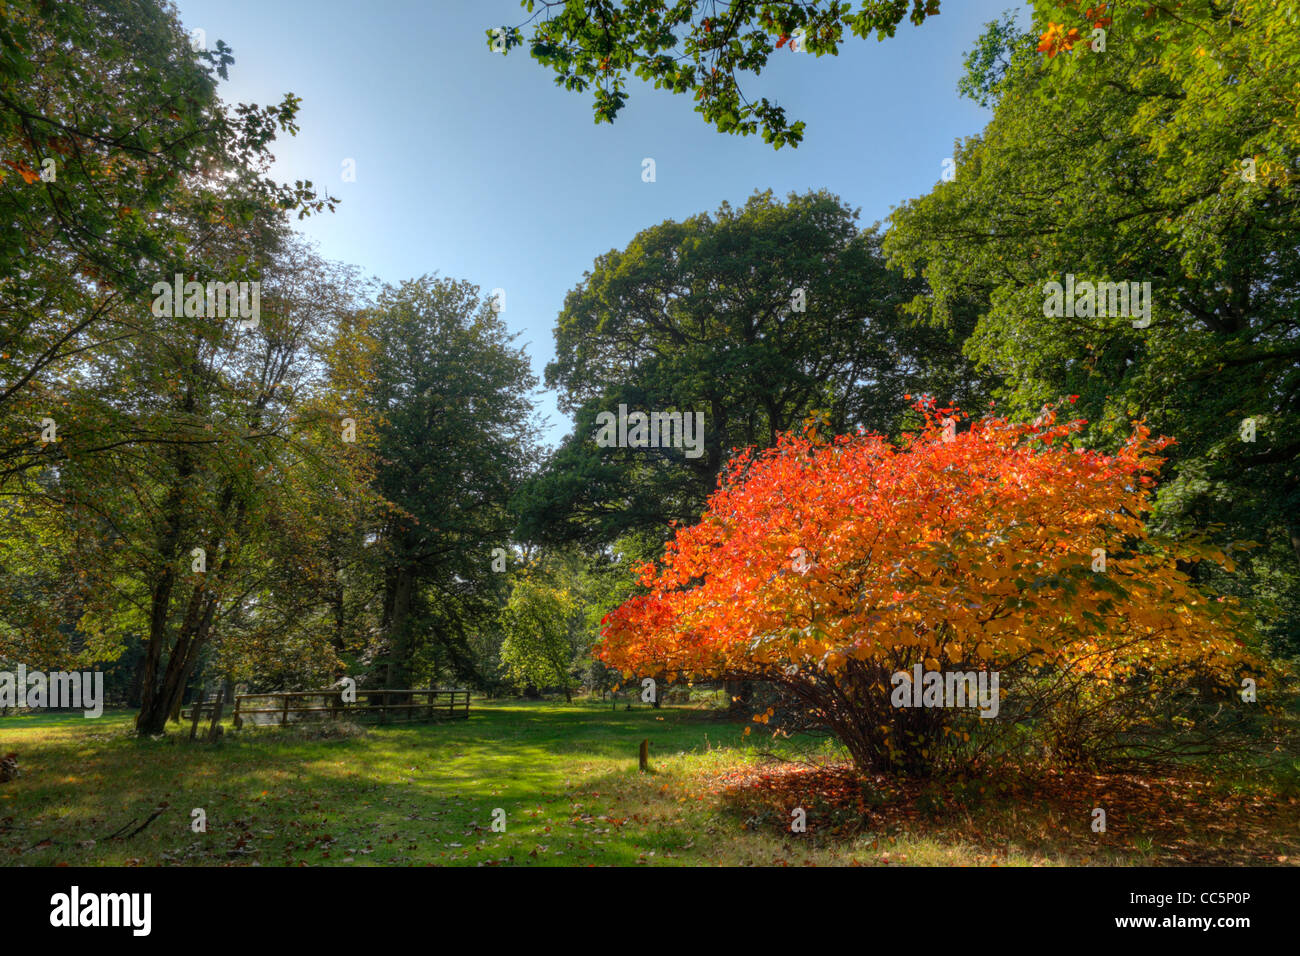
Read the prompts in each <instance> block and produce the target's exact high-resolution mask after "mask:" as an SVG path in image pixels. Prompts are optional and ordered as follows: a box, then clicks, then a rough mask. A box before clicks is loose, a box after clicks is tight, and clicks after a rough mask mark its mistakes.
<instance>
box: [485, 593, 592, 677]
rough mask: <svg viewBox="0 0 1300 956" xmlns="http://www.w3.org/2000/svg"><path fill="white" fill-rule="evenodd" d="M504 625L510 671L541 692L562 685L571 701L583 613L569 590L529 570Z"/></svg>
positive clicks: (503, 612) (507, 610)
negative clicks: (540, 578) (537, 577)
mask: <svg viewBox="0 0 1300 956" xmlns="http://www.w3.org/2000/svg"><path fill="white" fill-rule="evenodd" d="M500 623H501V629H502V632H503V633H504V640H503V641H502V644H501V663H502V665H503V666H504V667H505V669H506V672H507V673H508V674H509V675H510V676H511V677H512V678H513V679H514V680H517V681H519V682H521V683H523V684H526V685H529V686H532V687H536V688H538V689H539V690H540V689H541V688H544V687H562V688H563V689H564V699H565V700H566V701H572V700H573V683H574V667H575V663H576V659H577V655H578V654H579V653H580V650H581V649H580V647H579V646H578V645H579V641H578V638H579V635H580V633H581V614H580V611H579V608H578V605H577V603H576V602H575V601H574V599H573V596H572V595H571V594H570V592H569V591H568V590H567V589H564V588H559V587H555V586H553V585H551V584H549V583H547V582H544V581H540V580H537V579H536V577H535V576H534V575H531V574H529V573H528V572H525V573H524V574H523V575H521V576H520V577H519V578H517V579H516V580H515V583H514V586H513V587H512V588H511V590H510V600H509V601H508V602H507V603H506V606H505V607H504V608H502V610H501V616H500Z"/></svg>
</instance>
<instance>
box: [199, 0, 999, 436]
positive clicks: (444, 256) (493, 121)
mask: <svg viewBox="0 0 1300 956" xmlns="http://www.w3.org/2000/svg"><path fill="white" fill-rule="evenodd" d="M1013 6H1016V4H1015V3H1014V0H945V2H944V4H943V13H942V15H941V16H938V17H935V18H932V19H929V20H927V21H926V22H925V23H924V24H923V25H922V26H920V27H914V26H912V25H911V24H910V23H907V22H904V23H903V24H902V25H901V26H900V27H899V32H898V35H897V36H895V37H894V38H893V39H890V40H886V41H884V42H877V41H876V40H875V39H874V38H873V39H868V40H860V39H856V38H852V39H850V40H849V41H848V42H847V43H845V44H844V45H842V47H841V52H840V55H839V56H838V57H830V56H824V57H813V56H810V55H807V54H799V53H787V52H786V51H785V50H780V51H777V55H775V56H774V57H773V58H772V61H771V62H770V64H769V68H768V69H767V70H766V71H765V72H764V73H763V75H762V76H761V77H760V78H759V80H758V81H757V82H754V81H753V80H752V79H751V80H749V81H747V82H746V83H745V84H744V85H743V87H742V89H743V90H744V92H745V94H746V95H747V96H748V97H749V98H750V99H751V100H752V99H757V98H758V97H760V96H767V97H768V98H769V99H772V100H774V101H775V102H777V103H778V104H779V105H781V106H784V107H785V108H786V113H787V116H788V117H789V118H790V119H791V120H795V119H802V120H804V121H805V122H806V123H807V129H806V130H805V133H804V142H803V144H802V145H800V146H799V147H798V149H791V148H789V147H786V148H784V149H781V150H779V151H776V150H773V149H772V147H770V146H768V145H767V144H766V143H764V142H763V141H762V139H761V138H760V137H758V136H749V137H738V136H729V135H723V134H720V133H718V132H716V131H715V130H714V129H713V128H712V127H710V126H707V125H706V124H705V123H704V121H703V119H702V118H701V117H700V116H699V114H697V113H695V112H694V110H693V109H692V107H693V105H694V103H693V101H692V100H691V99H690V97H689V96H688V95H683V96H673V95H672V94H670V93H667V92H665V91H659V90H655V89H653V88H652V87H650V86H647V85H645V84H642V83H641V82H640V81H638V80H636V79H635V78H634V79H632V80H631V81H630V84H629V94H630V95H629V100H628V103H627V105H626V106H625V107H624V109H623V112H622V113H621V114H620V116H619V118H618V120H616V121H615V123H614V124H613V125H609V124H602V125H599V126H597V125H595V124H594V123H593V121H592V112H591V103H590V99H589V96H588V95H587V94H579V93H570V92H567V91H565V90H563V89H560V88H558V87H556V86H555V85H554V83H553V81H552V76H553V74H551V73H550V72H549V71H548V70H546V69H545V68H543V67H542V66H540V65H539V64H537V63H536V62H535V61H533V60H532V59H531V58H530V57H529V56H528V55H527V52H526V51H525V50H515V51H512V52H511V53H510V54H509V55H508V56H502V55H500V54H493V53H492V52H491V51H490V50H489V49H488V47H487V44H486V37H485V34H484V31H485V30H487V29H488V28H490V27H492V26H498V25H502V24H511V25H515V24H520V23H522V22H523V21H524V19H525V18H526V16H527V14H526V12H525V11H524V10H523V8H522V7H521V6H520V5H519V3H518V0H370V2H366V3H342V2H338V0H311V2H306V0H180V2H179V3H178V7H179V10H180V14H181V19H182V22H183V23H184V24H185V27H186V29H187V30H193V29H196V28H198V29H202V30H203V31H204V32H205V35H206V39H207V42H208V45H209V46H213V45H215V43H216V41H217V40H218V39H222V40H225V41H226V43H227V44H229V45H230V46H231V47H232V48H233V49H234V57H235V63H234V65H233V66H232V67H231V68H230V80H229V82H227V83H225V84H223V86H222V90H221V94H222V96H223V98H224V99H225V100H226V101H227V102H229V103H236V102H256V103H263V104H266V103H272V102H278V101H279V100H280V99H281V98H282V97H283V95H284V93H286V92H293V93H294V94H296V95H297V96H299V97H301V98H302V100H303V103H302V110H301V113H300V116H299V123H300V126H301V131H300V132H299V134H298V135H297V136H296V137H285V138H282V139H281V140H278V141H277V142H276V143H275V144H274V152H275V155H276V160H277V161H276V165H275V167H274V169H273V174H274V175H275V176H276V177H277V178H280V179H282V180H290V181H291V180H294V179H299V178H303V179H310V180H312V181H313V182H314V183H316V184H317V185H318V186H321V185H324V186H327V187H328V189H329V191H330V192H331V193H332V194H333V195H335V196H338V197H339V198H340V199H341V200H342V202H341V203H340V205H339V207H338V209H337V211H336V212H334V213H333V214H325V215H321V216H316V217H312V218H310V219H307V220H304V221H302V222H301V223H299V224H298V228H299V230H300V231H301V232H302V233H303V234H305V235H306V236H308V237H309V238H311V239H312V240H314V241H315V242H316V243H317V244H318V245H319V247H320V251H321V253H322V254H323V255H325V256H326V257H327V258H330V259H337V260H340V261H344V262H349V263H352V264H354V265H357V266H360V267H361V268H362V269H363V270H365V271H366V272H368V273H370V274H372V275H374V276H377V277H378V278H380V279H382V280H384V281H388V282H397V281H399V280H401V279H405V278H411V277H414V276H419V275H422V274H425V273H437V274H440V275H443V276H450V277H453V278H459V279H468V280H470V281H471V282H474V283H476V284H478V285H479V286H480V287H481V288H482V291H483V293H484V294H487V293H488V292H489V291H490V290H492V289H495V288H501V289H504V290H505V293H506V295H505V306H506V308H505V312H504V313H503V318H504V319H505V321H506V323H507V325H508V326H509V327H510V329H511V330H512V331H513V332H517V333H519V339H518V341H519V343H520V344H523V345H525V346H526V348H527V350H528V354H529V356H530V358H531V359H532V362H533V368H534V370H535V371H536V372H537V374H538V377H539V378H540V377H541V374H542V370H543V369H544V368H545V365H546V363H547V362H549V361H550V360H551V358H552V357H553V355H554V338H553V335H552V329H553V327H554V323H555V318H556V315H557V314H558V312H559V310H560V308H561V307H562V305H563V303H564V295H565V293H566V292H567V291H568V290H569V289H571V288H573V286H575V285H576V284H577V283H578V282H579V281H580V280H581V277H582V274H583V272H584V271H585V270H587V269H589V268H590V267H591V265H592V262H593V260H594V259H595V257H596V256H597V255H600V254H601V253H604V252H607V251H609V250H610V249H613V248H622V247H624V246H625V245H626V244H627V243H628V242H629V241H630V240H631V239H632V237H633V236H634V235H635V234H636V233H637V232H638V231H640V230H641V229H644V228H646V227H647V226H651V225H654V224H656V223H659V222H662V221H664V220H665V219H682V218H685V217H687V216H690V215H693V214H695V213H698V212H703V211H711V210H714V209H716V208H717V207H718V205H719V204H720V203H721V202H722V201H723V200H724V199H725V200H728V201H729V202H731V203H732V204H733V205H738V204H741V203H743V202H744V201H745V199H746V198H747V197H748V196H749V195H750V194H752V193H753V191H754V190H755V189H772V190H774V191H775V192H776V193H777V195H779V196H784V195H785V194H786V193H788V192H790V191H796V192H804V191H806V190H808V189H817V188H825V189H829V190H830V191H831V192H833V193H836V194H837V195H839V196H840V197H841V198H842V199H843V200H844V201H845V202H847V203H848V204H849V205H850V206H852V207H854V208H860V209H861V210H862V215H861V220H860V221H861V222H862V224H864V225H866V224H870V223H872V222H875V221H877V220H881V219H884V218H886V217H887V216H888V215H889V212H890V209H891V208H892V207H893V206H895V205H897V204H898V203H900V202H901V201H903V200H905V199H907V198H910V197H913V196H917V195H921V194H923V193H925V192H927V191H929V189H930V188H931V187H932V186H933V185H934V183H935V182H936V181H937V180H938V179H939V177H940V174H941V168H942V163H943V160H944V159H945V158H946V157H948V156H951V155H952V144H953V141H954V140H956V139H959V138H961V137H964V136H968V135H970V134H973V133H977V132H979V131H980V129H982V128H983V126H984V124H985V123H986V122H987V121H988V118H989V114H988V112H987V111H986V110H983V109H981V108H980V107H978V106H976V105H975V104H974V103H972V102H970V101H969V100H965V99H963V98H961V97H959V96H958V95H957V92H956V84H957V80H958V78H959V77H960V75H961V72H962V60H963V57H964V54H965V52H966V51H967V50H968V49H969V48H970V47H971V45H972V43H973V41H974V39H975V38H976V37H977V36H978V35H979V33H980V32H981V30H982V27H983V24H984V23H985V22H987V21H989V20H992V19H995V18H996V17H997V16H998V15H999V14H1000V13H1001V11H1002V10H1004V9H1007V8H1008V7H1013ZM525 34H526V35H527V31H525ZM646 157H651V158H653V159H654V160H655V166H656V181H655V182H653V183H646V182H643V181H642V179H641V169H642V160H643V159H644V158H646ZM345 159H353V160H355V168H356V181H355V182H344V181H343V180H342V170H343V165H342V164H343V162H344V160H345ZM538 405H539V410H540V411H541V412H542V414H543V415H545V416H546V417H547V419H548V420H549V428H548V430H547V431H546V433H545V434H544V435H543V439H544V440H545V441H546V442H547V443H548V444H554V443H556V442H558V441H559V440H560V439H561V438H562V437H563V435H564V434H566V433H567V432H568V431H569V430H570V428H571V425H570V423H569V421H568V420H567V417H566V416H564V415H562V414H561V413H560V412H558V411H557V410H556V408H555V401H554V396H553V395H552V394H550V393H546V392H542V393H539V395H538Z"/></svg>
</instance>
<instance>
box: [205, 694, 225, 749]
mask: <svg viewBox="0 0 1300 956" xmlns="http://www.w3.org/2000/svg"><path fill="white" fill-rule="evenodd" d="M225 703H226V695H225V693H224V692H223V691H219V692H218V693H217V699H216V700H215V701H214V702H213V704H212V726H211V727H209V728H208V741H209V742H210V743H211V742H214V741H216V739H217V734H219V733H221V711H222V708H223V706H224V704H225Z"/></svg>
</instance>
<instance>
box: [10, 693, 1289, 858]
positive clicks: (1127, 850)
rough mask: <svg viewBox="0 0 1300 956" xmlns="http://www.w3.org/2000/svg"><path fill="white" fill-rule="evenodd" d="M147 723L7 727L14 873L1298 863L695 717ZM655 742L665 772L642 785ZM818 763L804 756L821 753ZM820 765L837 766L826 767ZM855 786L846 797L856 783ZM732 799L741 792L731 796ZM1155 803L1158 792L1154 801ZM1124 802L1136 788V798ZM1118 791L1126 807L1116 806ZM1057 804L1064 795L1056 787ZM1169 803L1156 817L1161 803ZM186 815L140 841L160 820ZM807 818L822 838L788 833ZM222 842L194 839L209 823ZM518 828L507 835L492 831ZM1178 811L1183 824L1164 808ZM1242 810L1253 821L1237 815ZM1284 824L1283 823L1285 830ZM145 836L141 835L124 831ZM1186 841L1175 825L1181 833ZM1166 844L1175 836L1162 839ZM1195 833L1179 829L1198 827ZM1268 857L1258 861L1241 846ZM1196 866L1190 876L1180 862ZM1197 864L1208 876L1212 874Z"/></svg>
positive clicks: (1283, 850)
mask: <svg viewBox="0 0 1300 956" xmlns="http://www.w3.org/2000/svg"><path fill="white" fill-rule="evenodd" d="M131 716H132V715H130V714H127V713H112V712H110V713H106V714H105V715H104V716H103V717H101V718H99V719H98V720H93V721H90V720H85V719H83V718H81V717H79V716H70V715H53V714H42V715H33V716H27V715H24V716H17V717H5V718H0V753H4V752H7V751H16V752H17V753H18V762H19V767H20V769H21V770H22V774H23V775H22V776H21V777H19V778H18V779H17V780H15V781H11V782H10V783H7V784H3V785H0V861H2V862H3V865H10V866H12V865H36V866H50V865H55V864H60V863H66V864H69V865H156V864H185V865H230V864H234V865H249V864H258V865H263V866H281V865H300V864H310V865H349V866H351V865H408V864H414V865H425V864H459V865H527V866H545V865H550V866H557V865H561V866H584V865H610V864H612V865H636V864H647V865H717V864H742V865H743V864H759V865H772V864H777V865H783V864H791V865H794V864H810V863H811V864H818V865H835V864H860V865H893V864H896V863H905V864H946V865H950V864H962V865H969V864H973V865H988V864H997V865H1018V864H1071V863H1118V864H1125V863H1152V862H1179V861H1180V860H1181V861H1184V862H1187V861H1190V862H1228V863H1232V862H1268V861H1274V860H1277V858H1278V857H1286V861H1287V862H1291V861H1295V860H1296V859H1297V858H1300V854H1298V853H1297V846H1298V845H1300V840H1298V839H1297V834H1296V832H1295V831H1296V820H1297V818H1298V814H1297V811H1296V798H1295V797H1294V796H1293V795H1292V796H1286V795H1281V794H1277V793H1271V792H1266V793H1262V794H1261V793H1260V791H1259V790H1258V788H1254V789H1251V788H1247V790H1246V792H1243V794H1242V795H1241V796H1240V798H1239V799H1240V800H1241V801H1247V802H1250V801H1253V803H1252V804H1251V805H1252V806H1253V807H1254V809H1253V810H1252V811H1251V812H1250V813H1249V814H1248V816H1249V817H1250V821H1251V823H1250V825H1251V826H1252V827H1254V828H1255V829H1254V830H1253V831H1252V832H1251V833H1249V834H1245V833H1243V832H1240V830H1239V828H1238V824H1237V823H1234V822H1232V821H1231V820H1225V821H1224V825H1223V826H1222V827H1221V828H1220V829H1219V830H1218V831H1217V832H1216V831H1215V828H1214V825H1213V821H1214V820H1215V819H1216V818H1215V817H1214V815H1213V814H1214V813H1215V812H1217V811H1216V806H1218V805H1217V804H1215V803H1214V801H1215V800H1221V799H1222V794H1221V793H1219V792H1217V791H1215V792H1211V791H1213V790H1214V788H1206V789H1205V792H1204V793H1203V794H1200V795H1199V796H1197V793H1198V792H1197V791H1196V790H1195V789H1194V788H1193V790H1191V791H1189V804H1188V805H1189V806H1195V807H1203V808H1204V809H1205V812H1206V814H1208V816H1207V817H1206V818H1205V819H1206V820H1209V821H1211V822H1210V823H1209V824H1206V823H1205V821H1204V820H1201V819H1200V818H1199V817H1197V816H1196V814H1195V813H1190V814H1186V815H1184V817H1183V818H1181V819H1176V820H1175V821H1174V824H1173V831H1170V830H1169V827H1168V826H1167V825H1164V824H1160V823H1159V822H1158V821H1156V822H1152V823H1151V824H1150V825H1149V826H1148V825H1146V823H1144V822H1143V821H1145V820H1146V817H1144V816H1142V814H1140V813H1138V812H1136V811H1135V810H1133V809H1132V807H1131V806H1130V808H1129V812H1128V813H1127V814H1126V812H1125V807H1124V806H1123V803H1124V801H1125V800H1128V799H1130V796H1127V795H1130V794H1131V793H1133V792H1140V791H1138V790H1134V788H1135V787H1137V786H1138V784H1133V785H1132V787H1128V786H1127V785H1128V784H1129V783H1132V781H1128V780H1127V778H1089V779H1092V780H1096V781H1097V787H1098V788H1100V789H1099V790H1098V794H1104V793H1112V794H1119V796H1118V797H1112V798H1111V799H1112V800H1113V801H1115V802H1113V803H1112V805H1111V809H1110V810H1109V811H1108V812H1109V814H1110V819H1111V825H1110V830H1111V832H1108V833H1106V834H1100V835H1099V834H1094V833H1092V832H1091V831H1090V828H1089V820H1090V817H1089V815H1088V811H1089V808H1090V807H1091V806H1093V805H1095V804H1094V801H1096V800H1100V799H1104V797H1102V796H1099V795H1095V794H1093V793H1090V792H1087V790H1088V786H1087V784H1086V782H1085V784H1084V785H1083V792H1080V784H1079V783H1078V782H1077V781H1070V782H1069V784H1068V786H1067V785H1064V784H1063V785H1062V786H1060V787H1058V788H1057V790H1059V791H1060V792H1059V793H1055V792H1051V793H1048V794H1047V795H1046V796H1043V795H1040V794H1035V793H1032V792H1022V791H1020V790H1017V789H1015V786H1020V785H1019V784H1016V785H1015V786H1012V785H1011V784H1005V785H1004V784H1003V783H1000V782H997V781H977V782H971V783H969V784H962V785H956V784H951V783H948V784H942V785H926V786H921V785H917V786H911V785H909V786H906V787H903V788H893V787H892V786H891V785H890V784H889V783H888V782H887V781H876V782H874V783H869V784H868V785H866V786H862V785H860V784H859V783H858V782H857V781H856V779H853V778H850V777H849V775H846V774H842V773H841V774H838V775H836V774H831V775H829V776H827V775H826V774H824V773H823V774H818V773H813V772H810V771H805V770H804V769H802V768H800V767H797V766H795V765H791V764H773V763H772V762H771V760H770V759H766V760H765V757H764V753H763V751H773V750H775V751H776V752H778V753H784V754H785V755H786V756H793V755H794V754H793V751H792V750H790V749H789V748H790V747H791V746H792V745H791V744H790V743H784V744H783V743H780V742H777V743H774V742H773V741H772V740H771V739H769V738H760V736H759V735H757V734H754V735H748V736H747V735H745V733H744V725H743V724H741V723H735V722H729V721H726V720H723V719H720V718H719V717H718V716H717V715H716V714H715V713H713V712H710V711H708V710H703V709H696V708H685V707H682V708H664V709H663V710H660V711H655V710H652V709H649V708H637V709H635V710H632V711H625V710H621V709H620V710H618V711H611V710H610V708H609V705H603V706H602V705H599V704H596V703H574V704H572V705H566V704H562V703H531V702H529V703H523V702H491V701H477V700H476V701H475V702H474V706H473V709H472V712H471V716H470V718H469V719H468V720H462V721H455V722H447V723H439V724H416V725H409V726H386V727H372V728H367V730H366V733H365V734H364V735H362V736H353V737H345V738H341V739H311V738H309V737H308V736H307V735H305V734H304V733H303V732H302V731H300V730H298V729H296V728H295V729H290V730H284V731H282V730H280V729H278V728H257V729H248V728H246V729H244V730H242V731H238V732H231V731H229V730H228V732H227V734H226V735H225V736H224V737H223V739H222V740H221V741H219V742H218V743H217V744H215V745H210V744H190V743H188V742H187V741H185V739H184V738H185V736H186V735H187V733H188V727H186V728H185V729H184V730H178V731H176V732H174V733H172V734H170V735H169V736H168V737H166V738H164V739H158V740H138V739H136V738H134V737H133V736H131V735H130V728H131ZM643 738H648V739H649V740H650V741H651V751H650V755H651V765H652V767H653V771H654V772H653V773H651V774H641V773H639V772H638V771H637V747H638V745H639V743H640V741H641V740H642V739H643ZM802 746H804V747H806V746H807V744H806V743H804V744H803V745H802ZM819 756H820V757H822V758H830V757H832V756H833V752H832V751H831V750H827V749H823V750H822V751H821V752H820V754H819ZM845 780H849V783H848V784H845V783H844V781H845ZM729 782H730V783H732V784H734V785H731V786H728V783H729ZM1142 785H1143V786H1146V785H1147V784H1146V783H1145V782H1142ZM1126 787H1127V789H1126ZM1107 788H1109V789H1107ZM1049 789H1050V788H1049ZM1157 802H1159V801H1157ZM164 803H165V804H166V805H167V808H166V809H165V810H164V811H163V812H162V813H161V814H160V815H159V816H158V817H157V818H156V819H154V820H153V822H152V823H150V824H149V825H148V826H147V827H145V829H144V830H142V831H141V832H139V833H137V834H136V835H134V836H129V837H117V838H112V837H111V835H112V834H114V833H115V832H117V831H119V830H123V831H124V832H125V833H128V834H129V833H130V832H131V831H132V830H134V829H135V828H136V827H137V826H139V824H141V823H143V822H144V821H145V820H146V819H147V818H148V817H149V816H150V814H151V813H153V812H154V811H155V810H156V809H157V808H158V807H159V806H161V805H162V804H164ZM793 806H803V807H804V808H805V809H806V810H807V812H808V832H807V833H803V834H794V833H791V832H789V822H790V817H789V812H790V809H791V808H792V807H793ZM197 807H201V808H203V809H204V811H205V812H206V814H207V832H206V833H195V832H193V831H192V830H191V810H192V809H193V808H197ZM496 808H501V809H503V810H504V811H505V821H506V829H505V832H494V831H493V830H492V819H493V811H494V809H496ZM1155 812H1158V813H1167V812H1168V808H1167V806H1165V807H1159V806H1158V807H1156V809H1155ZM1223 812H1224V813H1227V814H1228V815H1229V816H1234V817H1235V815H1236V814H1235V812H1233V811H1232V810H1231V808H1230V807H1227V805H1223ZM1275 817H1276V820H1275V819H1274V818H1275ZM133 819H134V820H135V821H136V823H135V824H133V825H130V826H127V824H128V823H129V822H130V821H132V820H133ZM1167 823H1168V821H1166V824H1167ZM1162 827H1163V828H1162ZM1180 827H1181V829H1180ZM1246 843H1250V844H1251V846H1250V847H1249V853H1248V854H1247V853H1246V850H1245V846H1244V844H1246ZM1179 846H1183V848H1184V850H1185V849H1186V847H1187V846H1190V847H1192V849H1193V850H1195V851H1196V852H1195V853H1193V854H1192V856H1191V857H1190V858H1189V857H1187V856H1186V855H1185V854H1175V856H1174V857H1173V858H1170V856H1169V854H1170V853H1174V850H1173V849H1170V848H1171V847H1179ZM1198 853H1199V855H1200V856H1199V857H1198V856H1197V854H1198Z"/></svg>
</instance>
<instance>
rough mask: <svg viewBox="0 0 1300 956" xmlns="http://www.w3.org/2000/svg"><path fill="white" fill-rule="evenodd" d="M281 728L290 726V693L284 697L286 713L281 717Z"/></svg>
mask: <svg viewBox="0 0 1300 956" xmlns="http://www.w3.org/2000/svg"><path fill="white" fill-rule="evenodd" d="M280 726H281V727H287V726H289V695H288V693H286V694H285V695H284V713H283V714H281V715H280Z"/></svg>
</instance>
